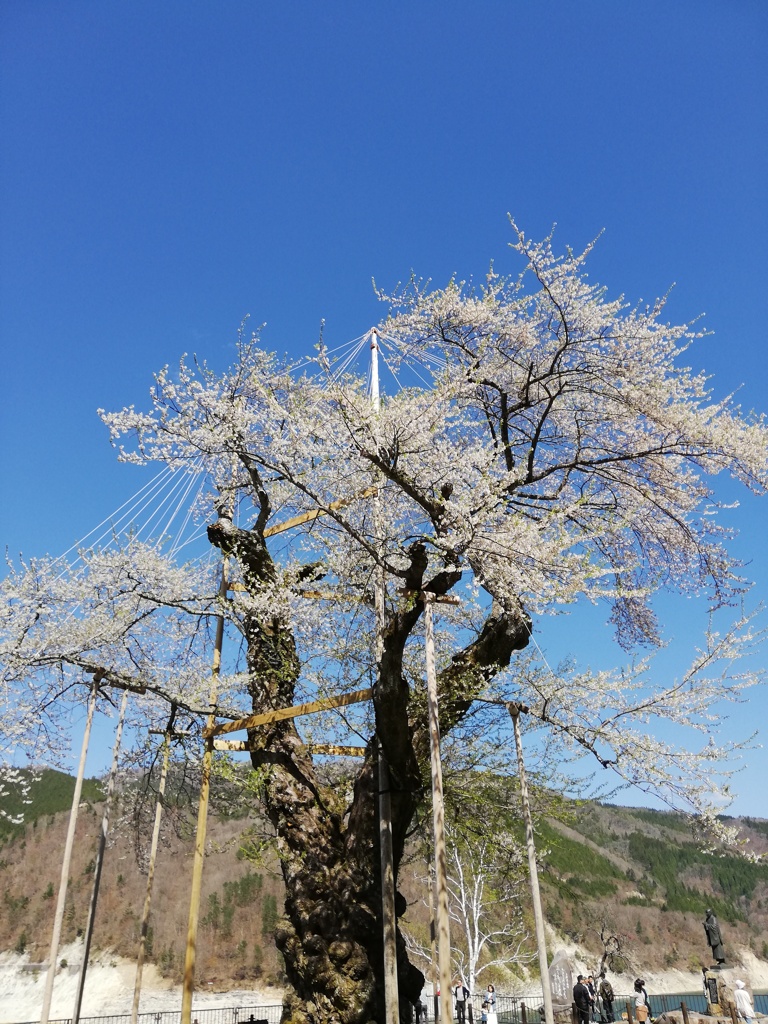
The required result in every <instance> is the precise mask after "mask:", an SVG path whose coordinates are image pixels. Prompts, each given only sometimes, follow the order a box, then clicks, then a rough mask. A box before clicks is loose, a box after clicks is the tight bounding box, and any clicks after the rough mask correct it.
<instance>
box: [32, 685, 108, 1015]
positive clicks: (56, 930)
mask: <svg viewBox="0 0 768 1024" xmlns="http://www.w3.org/2000/svg"><path fill="white" fill-rule="evenodd" d="M97 693H98V685H97V684H96V683H94V684H93V686H92V687H91V696H90V699H89V700H88V713H87V716H86V719H85V732H84V733H83V745H82V748H81V750H80V764H79V767H78V769H77V778H76V780H75V791H74V793H73V794H72V809H71V811H70V812H69V828H68V829H67V838H66V841H65V843H64V859H63V861H62V864H61V881H60V882H59V895H58V899H57V901H56V914H55V916H54V919H53V935H52V937H51V949H50V952H49V954H48V973H47V974H46V976H45V992H44V993H43V1008H42V1010H41V1011H40V1024H48V1018H49V1016H50V1013H51V999H52V997H53V981H54V978H55V977H56V958H57V957H58V955H59V940H60V939H61V925H62V922H63V920H64V905H65V903H66V900H67V883H68V881H69V865H70V861H71V860H72V846H73V845H74V841H75V825H76V824H77V809H78V807H79V806H80V794H81V793H82V791H83V776H84V775H85V759H86V756H87V754H88V742H89V740H90V737H91V726H92V724H93V712H94V711H95V709H96V694H97Z"/></svg>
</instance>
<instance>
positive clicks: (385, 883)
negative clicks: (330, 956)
mask: <svg viewBox="0 0 768 1024" xmlns="http://www.w3.org/2000/svg"><path fill="white" fill-rule="evenodd" d="M371 403H372V404H373V410H374V412H375V413H377V414H378V413H379V411H380V410H381V396H380V394H379V338H378V335H377V333H376V328H375V327H374V328H373V329H372V330H371ZM373 524H374V532H375V536H376V547H377V549H378V550H379V551H381V542H382V538H381V505H380V502H379V495H378V493H376V494H375V495H374V498H373ZM384 587H385V580H384V571H383V569H382V568H381V566H377V567H376V576H375V583H374V601H375V611H376V648H375V652H376V672H377V682H378V673H379V672H380V667H381V659H382V656H383V653H384ZM378 760H379V765H378V768H379V859H380V867H381V918H382V945H383V947H384V1004H385V1020H386V1021H387V1024H398V1021H399V1020H400V1006H399V1002H400V994H399V986H398V980H397V916H396V912H395V869H394V853H393V843H392V800H391V796H390V772H389V765H388V764H387V759H386V757H385V756H384V748H383V747H382V745H381V741H379V745H378Z"/></svg>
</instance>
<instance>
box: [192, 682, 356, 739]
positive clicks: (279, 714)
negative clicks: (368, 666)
mask: <svg viewBox="0 0 768 1024" xmlns="http://www.w3.org/2000/svg"><path fill="white" fill-rule="evenodd" d="M372 697H373V690H371V689H366V690H353V691H352V693H342V694H340V695H339V696H338V697H323V698H321V699H320V700H313V701H311V702H310V703H309V704H296V705H294V706H293V707H291V708H277V710H275V711H264V712H262V713H261V714H258V715H248V717H247V718H238V719H236V720H235V721H234V722H221V723H220V724H219V725H213V726H207V727H206V728H205V729H203V736H204V737H205V739H210V737H211V736H221V735H222V734H223V733H227V732H240V730H241V729H255V728H256V727H257V726H259V725H269V724H271V723H272V722H282V721H284V720H285V719H287V718H300V717H301V716H302V715H311V714H314V713H315V712H317V711H328V710H330V709H331V708H343V707H346V706H347V705H348V704H359V703H360V702H361V701H363V700H370V699H371V698H372Z"/></svg>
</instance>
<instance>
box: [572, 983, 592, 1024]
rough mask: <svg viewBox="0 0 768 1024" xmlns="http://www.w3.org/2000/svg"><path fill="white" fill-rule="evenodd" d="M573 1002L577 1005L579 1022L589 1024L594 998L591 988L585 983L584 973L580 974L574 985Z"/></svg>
mask: <svg viewBox="0 0 768 1024" xmlns="http://www.w3.org/2000/svg"><path fill="white" fill-rule="evenodd" d="M573 1004H574V1006H575V1007H576V1014H577V1017H578V1021H579V1024H589V1015H590V1012H591V1010H592V999H591V997H590V995H589V989H588V988H587V986H586V985H585V984H584V975H583V974H580V975H579V976H578V978H577V979H576V984H575V985H574V986H573Z"/></svg>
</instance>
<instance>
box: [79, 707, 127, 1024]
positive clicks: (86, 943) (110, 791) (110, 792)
mask: <svg viewBox="0 0 768 1024" xmlns="http://www.w3.org/2000/svg"><path fill="white" fill-rule="evenodd" d="M127 706H128V690H123V699H122V701H121V702H120V716H119V718H118V720H117V729H116V731H115V746H114V748H113V750H112V766H111V768H110V770H109V782H108V783H107V799H106V801H105V803H104V813H103V815H102V818H101V833H100V835H99V850H98V853H97V854H96V865H95V868H94V872H93V891H92V892H91V906H90V910H89V911H88V925H87V927H86V929H85V938H84V940H83V962H82V963H81V964H80V977H79V978H78V982H77V994H76V995H75V1010H74V1013H73V1015H72V1024H80V1007H81V1006H82V1003H83V990H84V988H85V975H86V974H87V972H88V958H89V956H90V955H91V940H92V939H93V927H94V924H95V923H96V904H97V902H98V899H99V887H100V885H101V869H102V867H103V866H104V852H105V850H106V848H107V835H108V834H109V815H110V811H111V809H112V797H113V796H114V792H115V778H116V776H117V765H118V761H119V759H120V740H121V739H122V735H123V723H124V722H125V710H126V708H127Z"/></svg>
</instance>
